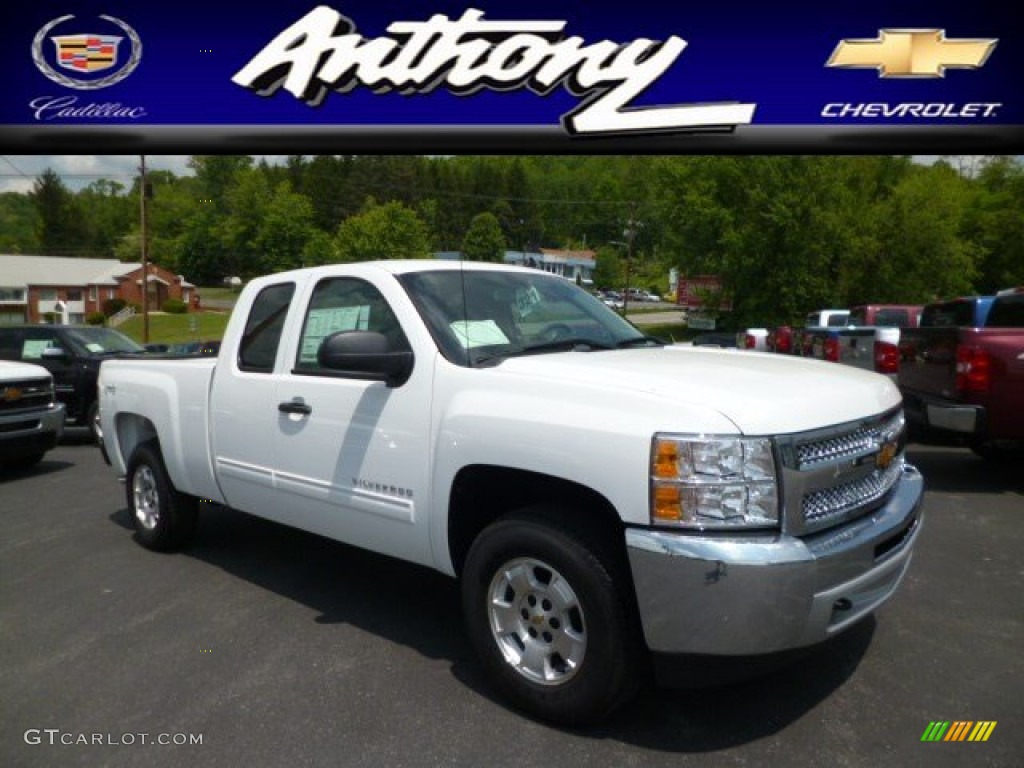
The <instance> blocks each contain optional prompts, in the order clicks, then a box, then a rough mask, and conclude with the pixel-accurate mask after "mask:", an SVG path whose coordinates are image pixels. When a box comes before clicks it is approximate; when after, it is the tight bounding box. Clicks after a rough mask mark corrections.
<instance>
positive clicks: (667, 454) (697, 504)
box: [650, 435, 779, 529]
mask: <svg viewBox="0 0 1024 768" xmlns="http://www.w3.org/2000/svg"><path fill="white" fill-rule="evenodd" d="M650 504H651V523H652V524H653V525H673V526H680V527H684V528H698V529H708V528H711V529H715V528H718V529H733V528H766V527H778V525H779V489H778V482H777V480H776V474H775V457H774V455H773V453H772V442H771V440H769V439H768V438H765V437H755V438H747V437H743V438H741V437H681V436H676V435H655V436H654V440H653V442H652V446H651V500H650Z"/></svg>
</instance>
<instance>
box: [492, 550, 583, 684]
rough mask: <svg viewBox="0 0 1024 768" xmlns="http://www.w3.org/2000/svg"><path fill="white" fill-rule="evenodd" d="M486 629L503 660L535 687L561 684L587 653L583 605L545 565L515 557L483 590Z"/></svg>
mask: <svg viewBox="0 0 1024 768" xmlns="http://www.w3.org/2000/svg"><path fill="white" fill-rule="evenodd" d="M487 594H488V595H489V600H490V602H489V604H488V608H487V613H488V619H489V621H490V625H491V633H492V634H493V636H494V640H495V642H496V643H497V644H498V648H499V649H500V650H501V653H502V655H503V656H504V657H505V661H507V662H508V664H509V665H510V666H511V667H512V668H513V669H515V671H516V672H518V673H519V674H520V675H522V676H523V677H525V678H526V679H527V680H530V681H531V682H534V683H539V684H540V685H561V684H563V683H566V682H568V681H569V680H570V679H572V677H573V676H574V675H575V674H576V673H577V672H578V671H579V669H580V666H581V664H582V663H583V657H584V656H585V655H586V652H587V633H586V626H585V624H584V618H583V607H582V606H581V605H580V601H579V598H578V597H577V596H576V592H575V591H574V590H573V588H572V585H570V584H569V582H568V581H566V579H565V578H564V577H563V576H562V575H561V574H560V573H558V571H556V570H555V569H554V568H552V567H551V566H549V565H547V564H546V563H543V562H541V561H540V560H535V559H533V558H517V559H515V560H510V561H509V562H507V563H505V564H504V565H503V566H502V567H501V568H499V569H498V571H497V573H496V574H495V576H494V578H493V579H492V580H491V586H490V588H489V589H488V591H487Z"/></svg>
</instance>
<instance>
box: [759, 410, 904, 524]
mask: <svg viewBox="0 0 1024 768" xmlns="http://www.w3.org/2000/svg"><path fill="white" fill-rule="evenodd" d="M776 440H777V444H778V450H779V457H780V459H781V463H782V485H783V494H784V497H785V508H786V513H785V524H784V525H785V530H786V532H787V533H789V534H791V535H793V536H805V535H808V534H812V533H819V532H822V531H826V530H828V529H830V528H835V527H837V526H840V525H845V524H847V523H850V522H851V521H854V520H857V519H859V518H861V517H863V516H864V515H867V514H869V513H870V512H871V511H872V510H873V509H875V508H876V507H877V506H878V505H879V504H881V503H884V500H885V497H886V496H887V495H888V493H889V492H890V491H891V490H892V489H893V488H894V487H895V486H896V485H897V484H898V483H899V481H900V476H901V474H902V472H903V466H904V457H903V450H904V445H905V442H906V423H905V421H904V419H903V413H902V410H901V409H898V408H897V409H893V410H891V411H887V412H886V413H881V414H878V415H877V416H870V417H867V418H864V419H860V420H858V421H851V422H847V423H845V424H837V425H834V426H831V427H826V428H825V429H816V430H813V431H810V432H801V433H798V434H793V435H781V436H779V437H778V438H776Z"/></svg>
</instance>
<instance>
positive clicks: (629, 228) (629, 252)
mask: <svg viewBox="0 0 1024 768" xmlns="http://www.w3.org/2000/svg"><path fill="white" fill-rule="evenodd" d="M638 226H640V222H638V221H637V220H636V202H632V203H630V204H629V221H627V222H626V231H625V232H623V233H622V234H624V235H625V236H626V290H624V291H623V292H622V316H623V317H625V316H626V313H627V312H628V311H629V270H630V266H631V265H632V263H633V240H634V238H636V229H637V227H638Z"/></svg>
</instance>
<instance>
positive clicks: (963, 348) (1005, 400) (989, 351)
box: [738, 287, 1024, 458]
mask: <svg viewBox="0 0 1024 768" xmlns="http://www.w3.org/2000/svg"><path fill="white" fill-rule="evenodd" d="M808 320H809V321H812V322H815V323H818V325H817V326H813V327H812V326H808V327H806V328H803V329H794V328H790V327H788V326H782V327H779V328H775V329H772V330H771V331H768V330H767V329H764V328H748V329H747V330H746V331H745V332H744V333H742V334H740V335H739V338H738V346H740V347H742V348H745V349H753V350H767V351H775V352H779V353H784V354H795V355H801V356H804V357H813V358H817V359H820V360H826V361H830V362H836V363H842V364H846V365H850V366H853V367H858V368H863V369H866V370H873V371H875V372H876V373H882V374H885V375H887V376H889V378H891V379H892V380H893V382H894V383H896V384H897V386H898V387H899V388H900V391H901V393H902V395H903V399H904V404H905V408H906V413H907V420H908V422H909V423H910V424H911V425H913V426H915V427H917V428H918V429H921V430H925V431H927V432H935V433H943V434H948V435H956V436H959V437H962V438H963V439H964V440H965V441H966V442H967V443H968V445H970V447H971V448H972V449H973V450H974V451H975V452H976V453H978V454H979V455H981V456H985V457H991V458H994V457H1004V456H1007V455H1017V454H1018V453H1019V452H1020V450H1021V449H1022V448H1024V287H1018V288H1010V289H1007V290H1004V291H1000V292H999V293H998V294H996V295H994V296H964V297H959V298H956V299H951V300H948V301H940V302H934V303H932V304H928V305H925V306H917V305H903V304H899V305H897V304H889V305H864V306H861V307H854V308H853V309H851V310H850V311H849V312H847V311H846V310H821V311H819V312H815V313H812V314H811V315H809V316H808Z"/></svg>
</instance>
